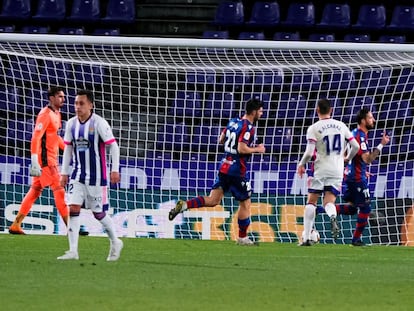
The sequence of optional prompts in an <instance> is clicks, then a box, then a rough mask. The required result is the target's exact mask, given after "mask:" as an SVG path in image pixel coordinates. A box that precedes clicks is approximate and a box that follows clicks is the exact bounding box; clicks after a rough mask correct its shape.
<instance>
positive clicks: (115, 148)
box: [109, 141, 120, 172]
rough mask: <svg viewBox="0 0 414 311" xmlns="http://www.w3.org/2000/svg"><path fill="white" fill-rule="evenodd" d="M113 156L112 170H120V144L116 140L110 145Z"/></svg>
mask: <svg viewBox="0 0 414 311" xmlns="http://www.w3.org/2000/svg"><path fill="white" fill-rule="evenodd" d="M109 148H110V152H111V157H112V169H111V172H119V154H120V152H119V146H118V143H117V142H116V141H114V142H113V143H112V144H110V145H109Z"/></svg>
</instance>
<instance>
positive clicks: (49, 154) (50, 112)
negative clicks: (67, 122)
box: [30, 106, 64, 167]
mask: <svg viewBox="0 0 414 311" xmlns="http://www.w3.org/2000/svg"><path fill="white" fill-rule="evenodd" d="M61 126H62V120H61V116H60V112H59V111H56V110H54V109H53V108H52V107H51V106H47V107H44V108H43V109H42V110H41V111H40V112H39V114H38V115H37V119H36V125H35V128H34V131H33V135H32V144H31V147H30V151H31V153H32V154H37V155H38V158H39V164H40V166H41V167H45V166H57V165H58V164H59V161H58V155H59V148H60V149H63V148H64V144H63V139H62V137H60V136H59V135H58V130H59V129H60V128H61Z"/></svg>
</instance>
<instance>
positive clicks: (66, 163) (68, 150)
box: [60, 145, 73, 175]
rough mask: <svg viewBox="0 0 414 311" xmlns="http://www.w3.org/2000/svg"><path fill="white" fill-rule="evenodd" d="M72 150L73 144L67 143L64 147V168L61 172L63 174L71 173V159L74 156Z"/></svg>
mask: <svg viewBox="0 0 414 311" xmlns="http://www.w3.org/2000/svg"><path fill="white" fill-rule="evenodd" d="M72 150H73V146H72V145H65V149H63V159H62V169H61V172H60V174H61V175H69V174H70V160H71V158H72Z"/></svg>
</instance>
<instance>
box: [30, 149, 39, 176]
mask: <svg viewBox="0 0 414 311" xmlns="http://www.w3.org/2000/svg"><path fill="white" fill-rule="evenodd" d="M29 174H30V176H40V174H42V169H41V167H40V165H39V160H38V158H37V154H32V164H31V165H30V168H29Z"/></svg>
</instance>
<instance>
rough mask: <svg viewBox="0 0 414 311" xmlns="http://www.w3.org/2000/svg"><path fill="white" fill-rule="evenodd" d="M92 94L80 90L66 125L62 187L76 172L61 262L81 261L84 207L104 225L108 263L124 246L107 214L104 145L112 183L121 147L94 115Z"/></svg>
mask: <svg viewBox="0 0 414 311" xmlns="http://www.w3.org/2000/svg"><path fill="white" fill-rule="evenodd" d="M93 102H94V98H93V94H92V92H91V91H89V90H80V91H78V92H77V95H76V99H75V112H76V116H75V117H73V118H71V119H70V120H69V121H68V122H67V123H66V130H65V136H64V138H63V140H64V143H65V149H64V152H63V163H62V171H61V185H62V186H66V184H67V183H68V181H69V174H70V171H71V167H70V162H71V159H72V161H73V170H72V173H71V180H70V183H69V189H68V202H67V203H68V205H69V208H70V214H69V215H70V216H69V227H68V238H69V250H68V251H67V252H66V253H65V254H64V255H62V256H60V257H58V259H61V260H68V259H69V260H70V259H75V260H76V259H79V255H78V240H79V228H80V220H79V214H80V210H81V207H82V206H83V205H84V207H85V208H88V209H91V210H92V213H93V215H94V217H95V218H96V219H97V220H98V221H99V222H101V224H102V225H103V227H104V228H105V230H106V232H107V234H108V237H109V239H110V241H111V248H110V252H109V255H108V258H107V260H108V261H115V260H118V258H119V256H120V254H121V250H122V247H123V243H122V241H121V240H120V239H119V238H118V237H117V236H116V234H115V230H114V225H113V222H112V219H111V217H110V216H109V215H107V214H106V211H107V210H108V207H109V204H108V203H109V202H108V191H107V171H106V168H107V163H106V151H105V146H109V147H110V153H111V157H112V169H111V173H110V182H111V183H118V182H119V179H120V178H119V146H118V144H117V142H116V140H115V138H114V135H113V133H112V129H111V127H110V126H109V124H108V122H107V121H106V120H105V119H103V118H102V117H100V116H98V115H96V114H95V113H93Z"/></svg>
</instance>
